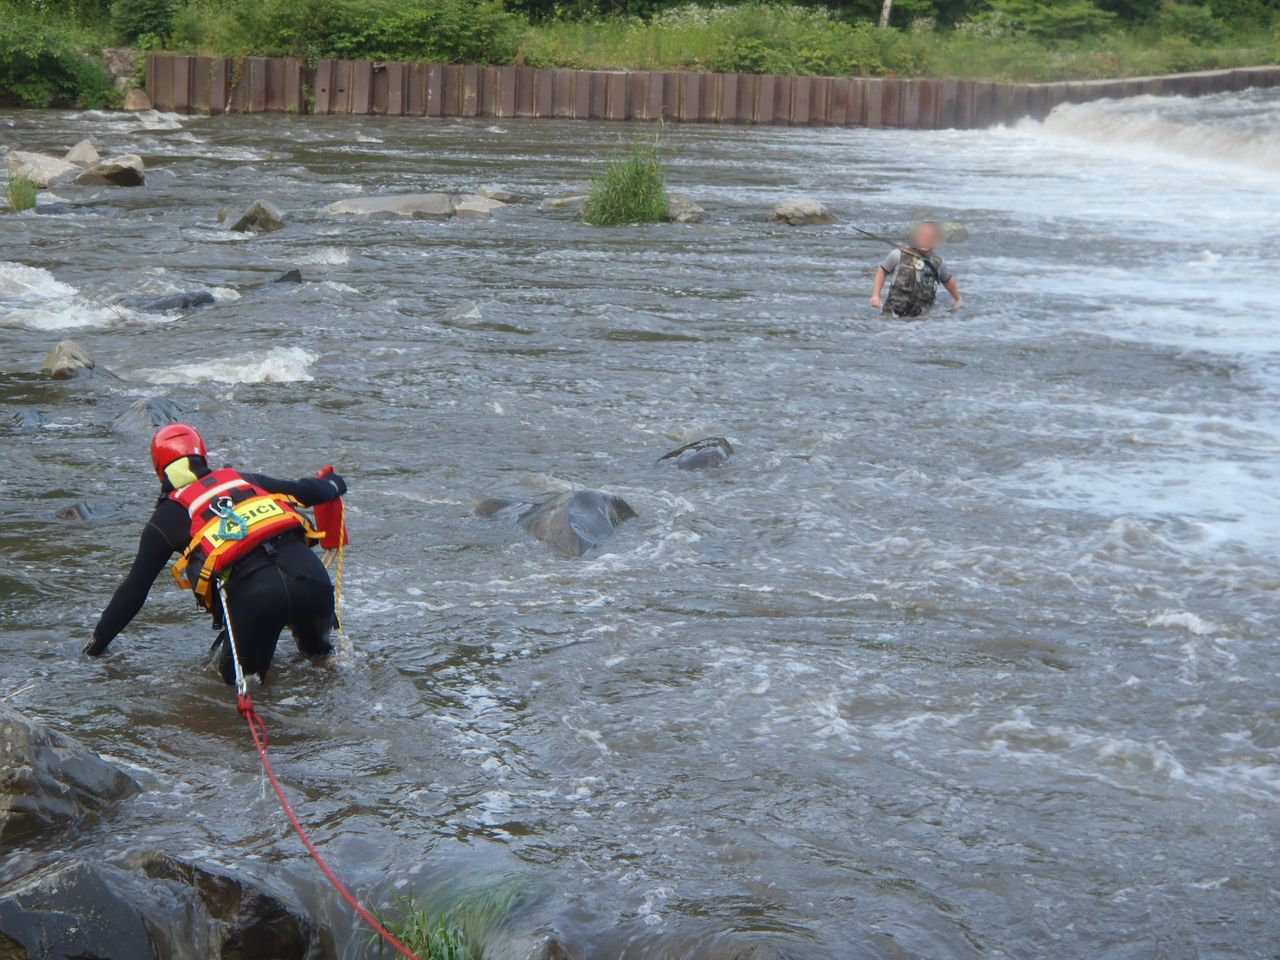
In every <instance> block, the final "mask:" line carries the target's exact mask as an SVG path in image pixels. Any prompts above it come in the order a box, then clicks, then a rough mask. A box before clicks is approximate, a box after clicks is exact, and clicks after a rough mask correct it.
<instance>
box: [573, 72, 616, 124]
mask: <svg viewBox="0 0 1280 960" xmlns="http://www.w3.org/2000/svg"><path fill="white" fill-rule="evenodd" d="M579 79H582V78H579ZM586 81H587V118H588V119H590V120H603V119H604V118H605V115H606V114H607V113H608V112H609V76H608V74H606V73H604V72H602V71H600V70H592V71H590V72H589V73H587V75H586Z"/></svg>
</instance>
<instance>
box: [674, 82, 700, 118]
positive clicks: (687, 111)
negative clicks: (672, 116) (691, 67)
mask: <svg viewBox="0 0 1280 960" xmlns="http://www.w3.org/2000/svg"><path fill="white" fill-rule="evenodd" d="M676 116H678V117H679V118H680V119H681V120H684V121H686V122H688V123H697V122H698V121H699V120H701V119H702V74H700V73H682V74H680V112H679V113H678V114H676Z"/></svg>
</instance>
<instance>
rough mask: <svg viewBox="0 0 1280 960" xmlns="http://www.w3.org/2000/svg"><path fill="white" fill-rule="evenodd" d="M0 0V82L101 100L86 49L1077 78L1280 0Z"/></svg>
mask: <svg viewBox="0 0 1280 960" xmlns="http://www.w3.org/2000/svg"><path fill="white" fill-rule="evenodd" d="M881 2H882V0H846V2H843V3H837V4H836V5H833V6H822V5H817V4H806V5H795V4H782V3H764V2H760V0H746V2H743V3H738V4H723V3H720V4H711V5H699V4H692V3H688V2H682V3H677V4H670V3H664V2H662V0H571V2H570V3H569V4H568V5H562V4H561V3H560V2H557V0H0V97H2V98H3V99H4V100H5V101H7V102H10V103H19V104H24V105H33V106H45V105H50V104H78V105H81V106H101V105H105V104H108V103H110V102H111V100H112V98H113V96H114V91H112V89H111V87H110V83H109V82H108V78H107V76H106V74H105V71H103V70H102V68H101V67H100V66H99V65H97V64H96V63H95V62H94V61H93V60H92V59H91V58H88V57H86V56H85V55H84V51H87V50H92V49H95V48H97V49H100V48H101V47H103V46H105V45H108V44H112V43H115V44H125V45H133V46H137V47H141V48H143V49H154V50H170V51H174V52H188V53H206V54H217V55H224V56H237V55H265V56H296V57H301V58H303V59H305V60H308V61H311V62H314V61H315V60H317V59H319V58H321V57H336V58H348V59H368V60H406V61H444V62H457V63H482V64H489V63H500V64H507V63H514V64H528V65H533V66H539V67H579V68H596V69H626V68H632V69H660V70H706V71H724V72H741V73H780V74H819V75H835V76H848V75H868V76H900V77H909V76H955V77H962V78H972V79H991V80H1006V81H1041V80H1059V79H1092V78H1103V77H1115V76H1134V75H1142V74H1158V73H1173V72H1180V71H1186V70H1200V69H1213V68H1221V67H1235V66H1243V65H1250V64H1259V63H1276V62H1280V0H1198V2H1197V0H1193V2H1188V3H1177V2H1173V0H896V3H895V4H894V5H893V6H892V10H891V11H890V17H889V26H888V27H885V28H881V27H879V26H878V25H877V20H878V18H879V15H880V13H881V10H882V7H881Z"/></svg>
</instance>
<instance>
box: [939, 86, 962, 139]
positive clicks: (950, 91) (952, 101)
mask: <svg viewBox="0 0 1280 960" xmlns="http://www.w3.org/2000/svg"><path fill="white" fill-rule="evenodd" d="M959 90H960V84H959V82H958V81H956V80H943V81H941V82H940V83H939V84H938V85H937V87H936V88H935V94H936V95H937V98H938V99H937V104H936V109H935V111H934V116H935V118H936V123H937V129H939V130H952V129H954V128H955V127H956V126H957V125H958V124H957V121H956V98H957V94H958V93H959Z"/></svg>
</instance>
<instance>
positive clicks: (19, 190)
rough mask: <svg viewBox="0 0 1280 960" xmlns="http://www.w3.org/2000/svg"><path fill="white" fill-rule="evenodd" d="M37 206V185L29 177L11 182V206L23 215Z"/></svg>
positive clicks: (16, 178) (18, 178) (17, 178)
mask: <svg viewBox="0 0 1280 960" xmlns="http://www.w3.org/2000/svg"><path fill="white" fill-rule="evenodd" d="M35 205H36V185H35V183H34V181H32V180H31V179H30V178H28V177H14V178H13V179H12V180H10V181H9V206H10V207H12V208H13V209H14V210H16V211H18V212H19V213H21V212H22V211H23V210H30V209H31V208H32V207H34V206H35Z"/></svg>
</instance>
